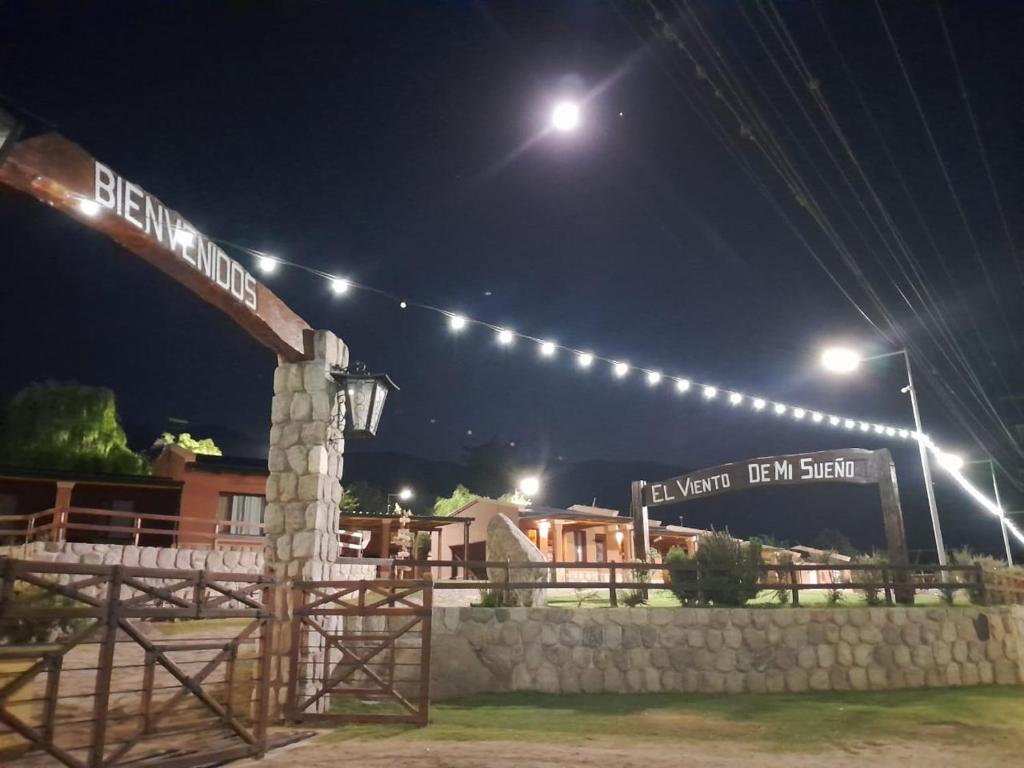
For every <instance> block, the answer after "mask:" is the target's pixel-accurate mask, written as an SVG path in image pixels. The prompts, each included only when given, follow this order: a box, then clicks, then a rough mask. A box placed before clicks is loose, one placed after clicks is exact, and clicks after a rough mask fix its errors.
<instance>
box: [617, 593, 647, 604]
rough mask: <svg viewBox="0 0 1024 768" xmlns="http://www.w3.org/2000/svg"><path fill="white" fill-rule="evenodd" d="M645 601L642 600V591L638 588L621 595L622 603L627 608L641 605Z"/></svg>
mask: <svg viewBox="0 0 1024 768" xmlns="http://www.w3.org/2000/svg"><path fill="white" fill-rule="evenodd" d="M646 602H647V601H646V600H644V593H643V592H640V591H638V590H632V589H631V590H630V591H629V592H627V593H626V594H624V595H623V596H622V603H623V605H626V606H627V607H629V608H636V607H637V606H638V605H643V604H644V603H646Z"/></svg>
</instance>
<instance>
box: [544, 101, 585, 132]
mask: <svg viewBox="0 0 1024 768" xmlns="http://www.w3.org/2000/svg"><path fill="white" fill-rule="evenodd" d="M579 122H580V108H579V107H578V106H577V105H576V104H573V103H572V102H571V101H563V102H560V103H559V104H557V105H556V106H555V109H554V110H553V111H552V112H551V125H552V126H554V127H555V128H556V129H557V130H559V131H571V130H574V129H575V128H576V126H577V125H579Z"/></svg>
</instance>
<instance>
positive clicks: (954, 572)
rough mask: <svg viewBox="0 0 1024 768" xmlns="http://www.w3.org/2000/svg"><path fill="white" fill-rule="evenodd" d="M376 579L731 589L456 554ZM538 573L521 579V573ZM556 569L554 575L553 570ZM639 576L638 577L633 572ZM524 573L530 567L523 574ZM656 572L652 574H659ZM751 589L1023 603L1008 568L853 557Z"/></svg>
mask: <svg viewBox="0 0 1024 768" xmlns="http://www.w3.org/2000/svg"><path fill="white" fill-rule="evenodd" d="M376 562H377V563H378V571H379V573H380V575H381V576H382V577H383V578H403V577H408V578H416V579H422V578H424V577H425V576H427V575H429V574H432V573H434V569H452V568H456V569H461V571H462V578H456V579H444V578H435V580H434V587H435V589H439V590H442V589H452V590H464V589H468V590H500V591H508V590H529V589H538V588H547V589H580V590H583V589H586V590H598V591H602V590H606V591H607V594H608V601H609V604H610V605H612V606H616V605H618V603H619V597H620V593H622V592H623V591H633V592H641V593H644V594H646V592H647V591H648V590H665V589H668V590H671V589H673V581H675V582H676V583H677V584H679V585H680V586H679V587H677V589H680V590H681V591H682V592H683V594H684V595H686V596H688V597H689V598H690V599H692V600H694V601H695V602H701V603H702V602H706V598H707V595H708V593H711V592H714V591H718V592H722V591H724V590H728V589H735V587H732V586H730V584H731V583H730V582H727V581H726V580H725V579H724V578H722V575H721V572H720V571H719V572H717V573H716V572H714V571H705V570H702V569H699V568H697V567H696V566H695V565H692V564H686V565H670V564H664V563H610V562H609V563H568V562H566V563H563V562H549V563H527V562H516V563H510V562H508V561H468V562H467V561H463V560H384V561H376ZM584 570H586V571H595V570H596V571H607V572H608V577H607V578H606V579H600V580H585V579H580V578H573V577H572V573H573V572H579V571H584ZM474 571H476V572H484V573H489V574H493V573H494V572H498V573H500V574H501V575H500V577H499V578H497V579H495V578H493V577H489V578H487V579H477V578H473V577H472V573H473V572H474ZM537 571H543V572H544V579H543V582H541V579H536V580H527V579H524V578H523V576H522V575H523V573H524V572H537ZM560 572H561V576H560V575H559V574H560ZM810 573H818V574H821V573H826V574H828V580H820V581H809V580H804V577H803V574H810ZM640 574H645V576H640ZM531 575H532V573H531ZM658 577H660V580H659V578H658ZM745 589H750V590H751V591H753V590H756V591H762V590H775V591H782V592H786V593H788V594H789V595H790V596H791V601H792V604H793V605H794V606H799V605H800V594H801V592H805V591H808V590H822V589H829V590H877V592H878V595H879V602H880V603H883V602H884V604H886V605H893V604H894V603H897V602H898V603H912V602H913V599H914V595H915V594H916V593H917V592H919V591H923V590H939V591H948V592H950V593H952V592H955V591H959V590H965V591H967V592H968V594H969V596H970V597H971V600H972V602H976V603H981V604H989V603H994V602H998V603H1024V577H1022V576H1017V575H1016V574H999V573H993V572H988V571H985V570H983V569H982V567H981V566H980V565H879V564H867V563H865V564H859V563H842V564H839V563H809V564H803V563H801V564H788V565H762V566H761V567H760V572H759V577H758V580H757V583H756V584H752V585H749V586H748V587H745Z"/></svg>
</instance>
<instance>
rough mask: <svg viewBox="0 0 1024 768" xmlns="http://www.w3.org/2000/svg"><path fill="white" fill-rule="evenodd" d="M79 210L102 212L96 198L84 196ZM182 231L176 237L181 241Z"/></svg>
mask: <svg viewBox="0 0 1024 768" xmlns="http://www.w3.org/2000/svg"><path fill="white" fill-rule="evenodd" d="M78 210H79V211H81V212H82V213H84V214H85V215H86V216H95V215H96V214H97V213H99V212H100V204H99V203H97V202H96V201H95V200H89V199H87V198H84V197H83V198H82V199H81V200H79V201H78ZM184 231H187V230H184ZM182 232H183V230H180V229H179V230H178V234H177V237H176V238H175V239H177V240H178V241H179V242H180V240H181V234H182ZM188 234H190V235H191V234H192V233H191V232H189V233H188ZM188 245H192V243H188Z"/></svg>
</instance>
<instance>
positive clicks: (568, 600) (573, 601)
mask: <svg viewBox="0 0 1024 768" xmlns="http://www.w3.org/2000/svg"><path fill="white" fill-rule="evenodd" d="M623 594H624V593H623V592H621V591H620V593H619V605H620V606H622V605H625V604H624V603H623V602H622V597H623ZM649 595H650V599H649V600H648V601H647V606H648V607H650V608H678V607H679V601H678V600H676V599H675V597H673V595H672V592H671V591H669V590H668V589H651V590H650V592H649ZM581 596H584V599H583V601H582V604H580V601H579V598H577V597H576V596H575V595H574V594H573V592H572V591H570V590H565V591H557V592H552V593H551V594H549V595H548V605H549V606H551V607H557V608H575V607H577V605H580V607H582V608H607V607H608V606H609V602H608V591H607V590H581ZM970 604H971V603H970V601H969V600H968V599H967V594H966V593H965V592H958V593H957V595H956V602H955V605H970ZM866 605H867V603H866V602H865V600H864V595H863V593H861V592H855V591H853V590H846V591H845V592H843V599H842V600H841V601H840V602H839V604H838V607H840V608H856V607H864V606H866ZM914 605H916V606H936V605H943V602H942V599H941V598H940V597H939V595H937V594H933V593H930V592H929V593H926V592H918V593H917V596H916V597H915V598H914ZM747 606H748V607H750V608H758V607H760V608H781V607H783V606H780V605H779V602H778V600H777V599H776V597H775V592H774V591H772V590H763V591H762V592H761V593H760V594H758V596H757V597H755V598H754V599H753V600H751V601H750V602H748V603H747ZM826 606H828V590H824V589H804V590H800V607H801V608H824V607H826ZM787 607H792V606H787Z"/></svg>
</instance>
